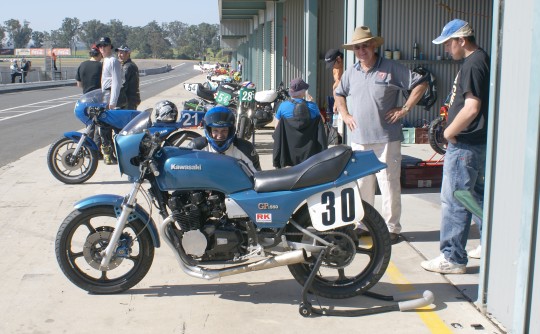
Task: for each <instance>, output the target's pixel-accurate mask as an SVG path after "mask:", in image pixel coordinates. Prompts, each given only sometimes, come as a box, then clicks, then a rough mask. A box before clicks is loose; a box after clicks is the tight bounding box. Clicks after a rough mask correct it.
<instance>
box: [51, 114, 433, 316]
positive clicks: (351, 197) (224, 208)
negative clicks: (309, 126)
mask: <svg viewBox="0 0 540 334" xmlns="http://www.w3.org/2000/svg"><path fill="white" fill-rule="evenodd" d="M190 112H191V111H183V113H190ZM151 125H152V123H151V119H150V117H149V115H146V114H141V115H139V116H137V117H136V118H135V119H134V120H133V121H131V122H130V123H129V124H128V125H127V126H126V127H125V128H124V129H123V130H122V131H121V132H120V133H119V134H118V135H117V136H116V137H115V139H114V140H115V146H116V151H117V154H118V166H119V168H120V171H121V172H122V173H123V174H127V175H128V176H129V177H130V179H131V180H132V181H133V186H132V188H131V191H130V192H129V194H127V195H126V196H124V197H123V196H118V195H105V194H103V195H96V196H92V197H88V198H86V199H83V200H81V201H79V202H77V203H76V204H75V210H74V211H73V212H71V213H70V214H69V216H68V217H67V218H65V220H64V221H63V223H62V224H61V226H60V228H59V230H58V233H57V236H56V241H55V249H56V258H57V261H58V263H59V265H60V267H61V269H62V271H63V272H64V274H65V275H66V276H67V278H68V279H69V280H71V282H73V283H74V284H75V285H76V286H78V287H79V288H81V289H84V290H86V291H88V292H90V293H94V294H111V293H120V292H122V291H125V290H127V289H130V288H131V287H133V286H134V285H135V284H137V283H138V282H140V281H141V280H142V279H143V278H144V276H145V275H146V274H147V272H148V271H149V269H150V267H151V265H152V261H153V258H154V250H155V248H156V247H160V246H161V242H162V241H164V242H165V244H167V246H169V247H170V248H171V250H172V251H173V253H174V255H175V257H176V259H177V261H178V264H179V265H180V268H181V269H182V270H183V271H184V273H186V274H187V275H190V276H193V277H197V278H201V279H207V280H209V279H216V278H220V277H223V276H229V275H235V274H241V273H247V272H250V271H256V270H265V269H270V268H274V267H278V266H288V268H289V271H290V272H291V274H292V276H293V277H294V278H295V279H296V280H297V281H298V282H299V283H300V284H301V285H305V287H304V297H305V294H307V291H308V290H309V291H310V292H311V293H314V294H316V295H319V296H323V297H327V298H348V297H352V296H356V295H360V294H363V293H367V292H368V290H369V289H370V288H371V287H373V285H375V284H376V283H377V282H378V281H379V280H380V278H381V277H382V276H383V274H384V272H385V270H386V268H387V266H388V263H389V261H390V255H391V243H390V235H389V233H388V229H387V227H386V224H385V222H384V220H383V218H382V217H381V215H380V214H379V213H378V212H377V211H376V210H375V209H374V208H373V207H372V206H370V205H369V204H368V203H366V202H364V201H363V200H362V199H361V197H360V193H359V189H358V187H357V182H356V181H357V180H358V179H359V178H361V177H364V176H366V175H369V174H373V173H376V172H377V171H379V170H381V169H383V168H385V167H386V165H385V164H383V163H381V162H380V161H379V160H378V159H377V158H376V156H375V155H374V154H373V152H372V151H352V149H351V148H350V147H349V146H345V145H339V146H335V147H332V148H329V149H328V150H325V151H323V152H321V153H319V154H317V155H315V156H313V157H311V158H309V159H307V160H306V161H304V162H302V163H301V164H299V165H297V166H294V167H290V168H284V169H278V170H268V171H261V172H255V173H252V172H251V170H250V169H249V168H248V167H247V165H246V164H245V163H244V162H243V161H241V160H237V159H234V158H232V157H229V156H225V155H221V154H215V153H210V152H206V151H197V150H192V149H190V148H185V147H180V148H179V147H171V146H167V145H163V140H162V139H161V138H159V136H156V135H153V134H152V133H151V132H150V131H149V129H150V128H151ZM143 184H144V185H149V187H148V190H146V187H143ZM140 192H142V193H144V194H146V196H144V198H146V199H147V201H148V205H149V207H150V209H151V208H152V205H151V204H150V202H151V203H152V204H153V205H154V206H155V207H156V208H157V210H158V211H159V214H160V216H161V217H162V219H163V220H162V222H160V223H159V225H156V223H155V222H154V220H153V219H152V215H151V210H150V211H146V210H145V209H143V207H141V206H140V205H139V204H137V202H136V198H137V194H139V193H140ZM359 222H362V223H363V224H364V225H365V227H366V228H367V230H368V231H369V236H362V237H359V236H358V234H357V233H355V226H356V224H357V223H359ZM210 265H220V266H219V267H218V268H217V269H216V268H215V267H214V268H209V267H208V266H210ZM304 301H305V298H304ZM429 302H430V300H429V298H424V299H422V300H421V303H420V304H422V305H424V304H425V303H429ZM420 304H418V303H416V304H409V305H414V306H415V307H418V305H420ZM310 312H311V309H309V308H308V307H307V306H306V304H303V305H301V309H300V313H301V314H302V315H304V316H307V315H309V314H310Z"/></svg>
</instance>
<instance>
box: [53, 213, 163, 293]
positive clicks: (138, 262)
mask: <svg viewBox="0 0 540 334" xmlns="http://www.w3.org/2000/svg"><path fill="white" fill-rule="evenodd" d="M115 223H116V214H115V211H114V207H112V206H96V207H92V208H89V209H85V210H80V211H79V210H75V211H73V212H72V213H71V214H70V215H69V216H68V217H67V218H66V219H65V220H64V222H63V223H62V225H61V226H60V229H59V230H58V233H57V235H56V241H55V251H56V259H57V261H58V264H59V265H60V268H61V269H62V271H63V272H64V274H65V275H66V276H67V278H68V279H69V280H70V281H71V282H73V284H75V285H76V286H78V287H79V288H81V289H83V290H86V291H88V292H90V293H95V294H111V293H119V292H122V291H125V290H127V289H129V288H131V287H133V286H134V285H135V284H137V283H139V282H140V281H141V280H142V279H143V277H144V276H145V275H146V273H147V272H148V270H149V269H150V266H151V265H152V261H153V260H154V245H153V244H152V239H151V236H150V232H148V229H146V228H145V225H144V223H143V222H142V221H141V220H139V219H136V220H133V221H131V222H129V223H127V224H126V226H125V228H124V231H123V233H122V235H121V237H120V241H119V247H118V249H117V250H116V252H115V254H113V256H112V258H111V262H110V264H109V267H108V269H106V270H100V269H99V266H100V262H101V258H102V256H101V252H102V251H104V250H105V248H106V247H107V244H108V241H109V239H110V238H111V235H112V232H113V231H114V226H115Z"/></svg>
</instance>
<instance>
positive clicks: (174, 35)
mask: <svg viewBox="0 0 540 334" xmlns="http://www.w3.org/2000/svg"><path fill="white" fill-rule="evenodd" d="M163 26H164V28H165V33H166V34H167V36H168V40H169V41H170V42H171V44H172V45H173V46H174V47H175V48H180V47H182V46H185V45H186V44H188V38H187V30H188V28H189V25H187V24H186V23H183V22H179V21H173V22H171V23H165V24H163Z"/></svg>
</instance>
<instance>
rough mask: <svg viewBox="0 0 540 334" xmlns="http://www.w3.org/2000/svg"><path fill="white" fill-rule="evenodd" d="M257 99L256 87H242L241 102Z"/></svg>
mask: <svg viewBox="0 0 540 334" xmlns="http://www.w3.org/2000/svg"><path fill="white" fill-rule="evenodd" d="M254 99H255V89H249V88H242V89H240V102H251V101H253V100H254Z"/></svg>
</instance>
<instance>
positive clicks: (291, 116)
mask: <svg viewBox="0 0 540 334" xmlns="http://www.w3.org/2000/svg"><path fill="white" fill-rule="evenodd" d="M308 88H309V85H308V84H307V83H306V82H305V81H304V80H302V79H300V78H298V79H294V80H292V81H291V84H290V86H289V95H290V97H291V99H290V100H288V101H283V102H282V103H281V105H280V106H279V108H278V110H277V112H276V119H277V120H278V121H279V122H278V125H277V126H276V130H275V131H274V133H273V135H272V138H273V139H274V146H273V152H272V153H273V165H274V167H276V168H282V167H287V166H295V165H297V164H299V163H300V162H302V161H304V160H306V159H307V158H309V157H311V156H312V155H314V154H317V153H319V152H321V151H323V150H325V149H327V148H328V141H327V137H326V132H325V130H324V124H323V120H322V118H321V115H320V112H319V107H318V106H317V104H315V103H314V102H311V101H306V100H305V99H304V97H305V96H306V91H307V89H308Z"/></svg>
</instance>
